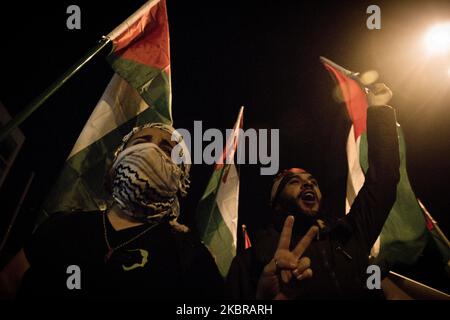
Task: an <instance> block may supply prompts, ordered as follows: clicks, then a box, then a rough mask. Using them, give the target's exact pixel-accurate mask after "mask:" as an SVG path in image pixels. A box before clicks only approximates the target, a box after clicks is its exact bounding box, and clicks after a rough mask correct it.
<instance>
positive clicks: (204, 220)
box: [196, 107, 244, 277]
mask: <svg viewBox="0 0 450 320" xmlns="http://www.w3.org/2000/svg"><path fill="white" fill-rule="evenodd" d="M243 113H244V108H243V107H241V109H240V111H239V115H238V118H237V120H236V124H235V125H234V128H233V132H232V134H231V135H230V137H229V138H228V141H227V145H226V147H225V149H224V152H223V154H222V156H221V157H220V161H219V162H218V163H217V164H216V166H215V168H214V172H213V174H212V176H211V179H210V180H209V183H208V186H207V187H206V190H205V192H204V194H203V196H202V198H201V200H200V202H199V205H198V209H197V216H196V220H197V225H198V230H199V233H200V237H201V239H202V241H203V243H204V244H205V245H206V247H207V248H208V249H209V251H210V252H211V254H212V256H213V257H214V260H215V261H216V264H217V266H218V268H219V271H220V273H221V275H222V276H223V277H226V276H227V274H228V270H229V268H230V265H231V262H232V260H233V258H234V256H235V255H236V247H237V222H238V204H239V175H238V172H237V169H236V165H235V163H234V154H235V153H236V148H237V146H238V143H239V136H240V131H241V130H239V129H241V128H242V125H243Z"/></svg>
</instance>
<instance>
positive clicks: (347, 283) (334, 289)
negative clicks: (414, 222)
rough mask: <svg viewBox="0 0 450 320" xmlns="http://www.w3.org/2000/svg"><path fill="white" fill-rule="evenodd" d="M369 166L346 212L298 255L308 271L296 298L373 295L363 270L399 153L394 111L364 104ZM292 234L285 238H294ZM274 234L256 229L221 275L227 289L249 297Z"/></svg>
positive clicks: (386, 207) (392, 190) (392, 188)
mask: <svg viewBox="0 0 450 320" xmlns="http://www.w3.org/2000/svg"><path fill="white" fill-rule="evenodd" d="M367 119H368V121H367V139H368V144H369V150H368V158H369V169H368V171H367V173H366V177H365V183H364V185H363V187H362V189H361V190H360V192H359V193H358V195H357V197H356V199H355V201H354V203H353V205H352V207H351V210H350V212H349V213H348V215H346V216H345V217H344V218H341V219H339V220H338V221H336V222H335V223H332V224H331V225H329V226H328V228H326V230H325V231H323V232H321V235H320V239H319V240H317V241H314V242H313V243H311V245H310V246H309V248H308V249H307V250H306V252H305V254H304V256H307V257H309V258H310V259H311V268H312V270H313V273H314V275H313V277H312V278H310V279H306V280H302V281H301V283H300V285H299V292H298V297H297V298H299V299H366V298H373V297H378V296H379V295H380V292H379V290H368V289H367V286H366V282H367V278H368V276H369V274H367V273H366V269H367V266H368V264H369V263H368V257H369V254H370V249H371V247H372V246H373V244H374V242H375V240H376V239H377V237H378V235H379V234H380V232H381V229H382V227H383V224H384V222H385V220H386V218H387V217H388V214H389V212H390V209H391V207H392V205H393V204H394V202H395V197H396V189H397V188H396V187H397V183H398V181H399V153H398V138H397V131H396V120H395V112H394V110H393V109H392V108H390V107H387V106H383V107H370V108H369V109H368V114H367ZM300 236H301V235H297V239H295V238H294V237H293V240H292V242H291V244H296V243H297V241H298V239H299V238H300ZM278 240H279V233H278V231H276V230H275V229H268V230H264V231H262V232H261V233H260V234H259V235H258V236H257V237H255V239H254V243H253V247H252V248H250V249H248V250H246V251H244V252H242V253H241V254H239V255H238V256H236V258H235V259H234V261H233V263H232V265H231V268H230V272H229V275H228V279H227V295H228V297H230V298H234V299H242V298H244V299H253V298H255V292H256V286H257V283H258V279H259V276H260V274H261V272H262V269H263V268H264V266H265V265H266V264H267V263H268V262H269V261H270V260H271V259H272V258H273V255H274V253H275V251H276V247H277V244H278Z"/></svg>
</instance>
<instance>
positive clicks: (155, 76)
mask: <svg viewBox="0 0 450 320" xmlns="http://www.w3.org/2000/svg"><path fill="white" fill-rule="evenodd" d="M108 60H109V62H110V63H111V66H112V67H113V69H114V70H115V71H116V72H117V73H118V74H119V75H120V76H121V77H122V78H123V79H125V80H126V81H127V82H128V83H129V84H130V85H131V86H132V87H133V88H134V89H136V90H137V91H138V92H139V94H140V95H141V97H142V99H144V100H145V102H147V103H148V105H149V106H150V107H153V108H155V110H156V111H157V112H158V113H159V114H160V115H161V117H162V118H164V121H163V122H164V123H172V110H171V88H170V79H169V76H168V75H167V73H166V72H165V71H164V70H161V69H158V68H154V67H151V66H147V65H143V64H140V63H137V62H135V61H131V60H127V59H123V58H120V57H118V56H116V55H114V54H112V55H111V56H110V57H109V58H108Z"/></svg>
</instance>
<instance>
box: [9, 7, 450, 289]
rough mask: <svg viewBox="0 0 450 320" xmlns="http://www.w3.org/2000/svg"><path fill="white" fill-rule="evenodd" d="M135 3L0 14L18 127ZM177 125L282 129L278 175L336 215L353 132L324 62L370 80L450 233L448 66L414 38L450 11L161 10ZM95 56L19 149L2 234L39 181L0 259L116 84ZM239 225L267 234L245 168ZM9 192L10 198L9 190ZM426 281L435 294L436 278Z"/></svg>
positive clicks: (261, 184)
mask: <svg viewBox="0 0 450 320" xmlns="http://www.w3.org/2000/svg"><path fill="white" fill-rule="evenodd" d="M142 3H143V1H131V0H127V1H120V2H119V1H118V2H115V1H95V3H94V2H93V1H89V2H88V1H78V0H75V1H65V0H64V1H58V2H52V1H48V0H46V1H39V2H30V3H27V2H19V1H12V2H8V3H3V4H2V5H1V7H0V8H1V9H0V28H1V29H0V30H1V38H0V43H1V50H0V54H1V59H0V70H1V71H0V72H1V73H0V80H1V85H0V100H1V101H2V103H3V104H4V105H5V107H6V108H7V109H8V110H9V112H10V113H11V114H12V115H14V114H16V113H17V112H18V111H20V110H21V109H22V108H23V107H24V106H25V105H26V104H27V103H29V102H30V101H31V100H32V99H33V98H35V97H36V96H37V95H39V94H40V93H41V92H42V91H43V90H44V89H45V88H46V87H47V86H48V85H49V84H50V83H51V82H52V81H54V80H55V79H56V78H57V77H58V76H59V75H61V74H62V73H63V72H64V71H65V70H67V68H68V67H70V66H71V65H72V64H73V63H74V62H75V61H77V60H78V59H79V58H80V57H81V56H82V55H83V54H85V53H86V52H87V50H88V49H89V48H91V47H92V46H94V45H95V43H96V42H97V41H98V40H99V39H100V37H101V35H105V34H107V33H108V32H109V31H111V30H112V29H113V28H114V27H115V26H117V25H118V24H119V23H120V22H122V21H123V20H124V19H125V18H126V17H128V16H129V15H130V14H131V13H132V12H134V11H135V10H136V9H138V8H139V7H140V6H141V4H142ZM70 4H77V5H79V6H80V8H81V30H68V29H67V28H66V19H67V17H68V14H66V8H67V7H68V6H69V5H70ZM370 4H377V5H379V6H380V8H381V19H382V29H381V30H368V29H367V27H366V19H367V17H368V15H367V14H366V8H367V7H368V6H369V5H370ZM168 15H169V27H170V36H171V71H172V95H173V106H172V110H173V116H174V122H175V123H174V125H175V127H182V128H187V129H191V128H192V127H193V121H194V120H202V121H203V128H212V127H214V128H220V129H223V130H224V129H225V128H230V127H232V125H233V124H234V121H235V119H236V116H237V113H238V110H239V107H240V106H241V105H244V106H245V108H246V109H245V113H244V128H255V129H258V128H279V129H280V168H286V167H292V166H296V167H303V168H305V169H307V170H309V171H311V172H312V173H313V174H314V175H315V176H316V177H317V178H318V181H319V183H320V186H321V189H322V191H323V194H324V196H325V197H324V208H325V209H324V210H326V212H327V213H329V214H334V215H340V214H343V210H344V199H345V181H346V175H347V169H346V157H345V142H346V138H347V132H348V128H349V122H348V120H347V116H346V113H345V108H344V106H343V105H340V104H339V103H337V102H335V101H334V99H333V96H332V91H333V89H334V82H333V81H332V79H331V78H330V76H329V74H328V73H327V72H326V71H325V69H324V68H323V67H322V65H321V64H320V62H319V56H320V55H323V56H325V57H328V58H330V59H332V60H334V61H335V62H337V63H339V64H341V65H342V66H344V67H347V68H348V69H351V70H353V71H359V72H364V71H368V70H376V71H377V72H378V73H379V74H380V78H379V79H378V81H382V82H385V83H386V84H387V85H388V86H389V87H390V88H391V89H392V91H393V92H394V98H393V99H392V101H391V105H392V106H394V107H395V108H396V109H397V111H398V121H399V123H400V124H401V125H402V127H403V130H404V134H405V139H406V144H407V151H408V154H407V163H408V172H409V177H410V181H411V184H412V186H413V189H414V191H415V193H416V195H417V197H419V198H420V199H422V201H423V203H424V204H425V206H427V208H428V209H429V211H430V212H431V214H432V215H433V216H434V218H435V219H436V220H437V221H438V222H439V223H440V226H441V228H442V229H443V230H444V232H445V233H446V234H447V235H448V234H449V233H450V215H449V212H450V194H449V191H448V184H449V181H450V179H449V178H450V126H449V124H450V103H449V101H450V75H449V73H448V72H449V71H447V70H448V69H449V68H450V58H449V56H448V55H447V56H445V57H440V58H432V59H427V57H426V55H425V53H424V50H423V45H422V44H423V41H422V39H423V35H424V33H425V32H426V30H427V28H428V27H429V26H431V25H433V24H434V23H436V22H440V21H449V20H450V3H449V1H421V2H419V1H377V2H367V1H358V2H356V1H336V2H328V1H327V2H319V1H314V2H313V1H239V2H238V1H209V2H206V1H205V2H202V1H180V0H179V1H174V0H168ZM106 54H107V52H106V51H104V52H103V53H101V54H100V55H99V56H97V57H96V58H95V59H94V60H93V61H92V62H90V63H89V64H88V65H87V66H85V67H84V68H83V69H82V70H81V71H80V72H79V73H78V74H77V75H76V76H75V77H73V78H72V79H71V80H70V81H69V82H68V83H67V84H66V85H65V86H64V87H63V88H62V89H61V90H59V91H58V92H57V93H56V94H55V95H54V96H53V97H52V98H50V99H49V100H48V101H47V102H46V103H45V104H44V105H43V106H42V107H41V108H40V109H39V110H38V111H37V112H36V113H34V114H33V115H32V116H31V117H30V118H29V119H27V120H26V121H25V122H24V123H23V124H22V125H21V129H22V130H23V132H24V134H25V136H26V141H25V145H24V147H23V148H22V150H21V152H20V154H19V157H18V159H17V161H16V165H15V167H14V168H13V170H12V172H11V174H10V176H9V177H8V179H7V181H6V183H5V186H4V187H3V188H2V189H0V200H1V203H2V205H1V206H0V208H1V209H0V210H1V215H0V223H1V225H0V234H3V231H4V230H6V226H7V224H8V221H9V219H10V218H11V216H12V212H13V210H14V207H15V205H16V204H17V201H18V199H19V197H20V190H22V189H23V187H24V184H25V182H26V180H27V178H28V176H29V174H30V172H31V171H34V172H35V174H36V176H35V179H34V181H33V184H32V186H31V189H30V192H29V193H28V195H27V198H26V200H25V203H24V205H23V209H22V211H21V212H20V214H19V217H18V219H17V221H16V224H15V225H14V228H13V229H12V231H11V232H12V233H11V237H10V240H9V241H8V243H7V247H6V250H5V253H3V257H2V259H1V260H0V261H1V262H3V261H5V260H6V259H7V257H9V256H10V255H11V254H13V253H14V252H15V251H16V250H18V248H20V247H21V246H22V245H23V243H24V241H26V239H27V238H28V237H29V234H30V232H31V229H32V226H33V225H34V221H35V215H36V212H37V210H36V209H37V208H39V206H40V204H41V202H42V201H43V199H44V197H45V196H46V194H47V192H48V191H49V188H50V187H51V185H52V183H53V182H54V181H55V179H56V177H57V175H58V174H59V171H60V169H61V168H62V165H63V163H64V160H65V158H66V157H67V156H68V154H69V152H70V150H71V148H72V146H73V144H74V142H75V140H76V138H77V137H78V135H79V133H80V131H81V129H82V127H83V125H84V123H85V122H86V120H87V118H88V117H89V115H90V113H91V112H92V110H93V108H94V106H95V104H96V102H97V101H98V99H99V98H100V96H101V94H102V92H103V90H104V89H105V87H106V85H107V83H108V82H109V80H110V78H111V76H112V74H113V72H112V70H111V68H110V67H109V65H108V64H107V62H106V60H105V59H104V58H105V57H106ZM240 171H241V194H240V211H239V212H240V224H241V223H246V224H247V225H248V227H249V232H250V236H252V234H253V232H254V230H255V229H256V228H257V227H260V226H262V225H264V224H265V223H266V222H267V217H268V212H267V203H268V197H269V189H270V183H271V180H272V178H273V177H269V176H260V175H259V166H256V165H253V166H252V165H241V166H240ZM211 172H212V167H210V166H206V165H195V166H193V169H192V172H191V176H192V181H193V182H192V186H191V192H190V194H189V196H188V198H187V199H186V200H184V203H182V215H183V219H184V220H185V221H187V223H189V224H192V222H193V218H194V211H195V207H196V204H197V202H198V200H199V198H200V197H201V194H202V192H203V191H204V188H205V187H206V184H207V182H208V179H209V177H210V174H211ZM5 190H7V191H5ZM423 277H424V278H425V279H424V281H428V283H430V284H432V285H435V286H437V287H442V284H441V285H440V284H439V281H437V280H436V279H433V278H430V279H428V278H427V277H426V276H423Z"/></svg>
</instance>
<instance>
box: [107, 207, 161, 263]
mask: <svg viewBox="0 0 450 320" xmlns="http://www.w3.org/2000/svg"><path fill="white" fill-rule="evenodd" d="M106 214H107V213H106V212H105V213H104V214H103V230H104V235H105V242H106V246H107V247H108V252H107V253H106V254H105V258H104V261H105V263H107V262H108V260H109V259H110V258H111V256H112V254H113V253H114V251H116V250H118V249H120V248H122V247H124V246H126V245H127V244H129V243H131V242H133V241H134V240H136V239H138V238H140V237H141V236H143V235H144V234H146V233H147V232H148V231H150V230H151V229H153V228H154V227H156V225H157V224H156V223H155V224H152V225H151V226H150V227H148V228H147V229H145V230H144V231H142V232H141V233H139V234H137V235H135V236H134V237H133V238H131V239H129V240H127V241H125V242H123V243H121V244H119V245H118V246H115V247H111V245H110V243H109V240H108V231H107V230H106V217H105V216H106Z"/></svg>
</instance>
